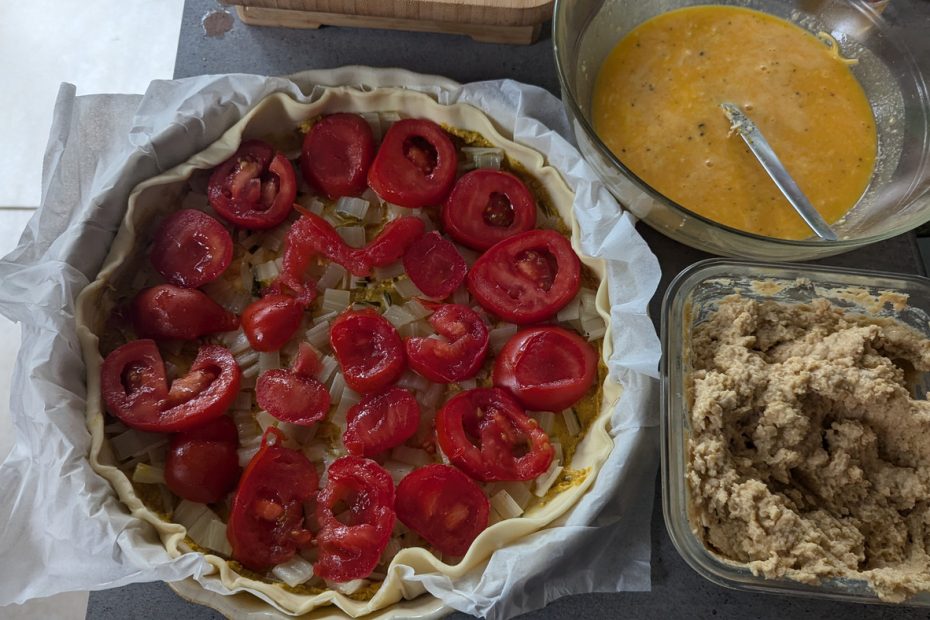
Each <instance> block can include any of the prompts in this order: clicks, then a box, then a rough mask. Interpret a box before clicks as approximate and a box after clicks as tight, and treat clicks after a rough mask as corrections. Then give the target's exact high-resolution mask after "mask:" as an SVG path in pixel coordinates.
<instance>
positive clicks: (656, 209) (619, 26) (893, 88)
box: [552, 0, 930, 261]
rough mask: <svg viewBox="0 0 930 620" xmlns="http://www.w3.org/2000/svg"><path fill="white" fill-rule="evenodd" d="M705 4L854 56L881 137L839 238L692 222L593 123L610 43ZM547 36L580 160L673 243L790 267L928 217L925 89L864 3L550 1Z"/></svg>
mask: <svg viewBox="0 0 930 620" xmlns="http://www.w3.org/2000/svg"><path fill="white" fill-rule="evenodd" d="M707 4H718V5H733V6H740V7H745V8H750V9H755V10H758V11H763V12H765V13H769V14H771V15H774V16H776V17H780V18H782V19H786V20H788V21H791V22H793V23H795V24H797V25H799V26H801V27H802V28H805V29H806V30H808V31H811V32H813V33H817V32H820V31H823V32H827V33H829V34H830V35H831V36H833V38H834V39H836V41H837V43H838V44H839V47H840V51H841V53H842V54H843V55H844V56H846V57H854V58H858V59H859V63H858V64H857V65H855V66H854V67H852V71H853V74H854V75H855V76H856V78H857V79H858V80H859V82H860V83H861V85H862V87H863V89H864V90H865V93H866V96H867V97H868V99H869V102H870V104H871V106H872V112H873V114H874V116H875V121H876V127H877V132H878V143H879V147H878V157H877V159H876V164H875V169H874V171H873V174H872V178H871V180H870V182H869V186H868V188H867V189H866V191H865V193H864V194H863V195H862V197H861V198H860V199H859V201H858V202H857V203H856V205H855V206H853V208H852V209H851V210H850V211H849V212H848V213H847V214H846V215H845V216H843V218H842V219H841V220H840V221H839V222H836V223H835V224H833V229H834V230H835V231H836V233H837V235H838V236H839V240H837V241H824V240H820V239H817V238H814V237H811V238H809V239H805V240H800V241H792V240H785V239H777V238H774V237H764V236H760V235H756V234H752V233H748V232H744V231H741V230H738V229H736V228H731V227H728V226H725V225H723V224H719V223H717V222H714V221H713V220H710V219H708V218H706V217H703V216H701V215H698V214H697V213H695V212H693V211H690V210H688V209H686V208H685V207H683V206H681V205H680V204H677V203H676V202H674V201H672V200H670V199H669V198H667V197H665V196H664V195H662V194H661V193H660V192H658V191H656V190H655V189H654V188H652V187H650V186H649V185H648V184H647V183H645V182H644V181H643V180H642V179H640V178H639V177H637V176H636V175H635V174H634V173H633V172H632V171H630V170H629V169H628V168H627V167H626V166H624V165H623V163H622V162H621V161H620V160H619V159H618V158H617V157H616V156H615V155H614V154H613V153H611V151H610V150H609V149H608V148H607V146H605V144H604V143H603V142H602V141H601V140H600V139H599V138H598V136H597V134H596V133H595V131H594V128H593V126H592V124H591V122H590V120H589V113H590V110H591V98H592V97H591V95H592V90H593V88H594V83H595V80H596V79H597V74H598V71H599V69H600V67H601V64H602V62H603V60H604V58H605V57H606V56H607V55H608V54H609V53H610V51H611V50H612V49H613V47H614V46H615V45H616V43H617V42H618V41H619V40H620V39H622V38H623V37H624V36H625V35H626V34H627V33H629V32H630V31H631V30H632V29H634V28H635V27H636V26H638V25H639V24H641V23H642V22H644V21H646V20H647V19H649V18H651V17H654V16H656V15H659V14H661V13H664V12H666V11H670V10H674V9H678V8H682V7H686V6H694V5H707ZM892 8H896V7H892ZM889 10H890V9H889ZM914 10H916V9H914ZM907 34H910V35H911V36H912V38H913V36H915V35H914V33H910V32H909V33H907ZM552 36H553V41H554V46H555V58H556V66H557V69H558V74H559V80H560V83H561V88H562V98H563V100H564V102H565V107H566V111H567V113H568V116H569V120H570V122H571V125H572V130H573V131H574V134H575V139H576V140H577V142H578V147H579V149H580V150H581V153H582V154H583V155H584V156H585V158H586V159H587V160H588V162H590V163H591V164H592V165H593V166H594V168H595V170H597V172H598V174H599V175H600V176H601V178H602V180H603V181H604V183H605V184H606V185H607V187H608V188H609V189H610V191H611V192H612V193H613V194H614V195H615V196H616V197H617V198H618V200H619V201H620V202H621V204H623V205H624V206H625V207H626V208H627V209H629V210H630V211H631V212H633V214H635V215H636V216H637V217H639V218H640V219H642V220H644V221H645V222H646V223H647V224H649V225H650V226H652V227H653V228H655V229H656V230H658V231H659V232H661V233H663V234H665V235H667V236H669V237H671V238H673V239H676V240H677V241H680V242H682V243H685V244H687V245H690V246H692V247H695V248H698V249H701V250H705V251H708V252H712V253H715V254H722V255H726V256H740V257H746V258H757V259H763V260H765V259H768V260H787V261H795V260H802V259H811V258H818V257H823V256H830V255H833V254H839V253H842V252H846V251H849V250H852V249H854V248H857V247H860V246H863V245H866V244H869V243H874V242H875V241H880V240H882V239H887V238H889V237H892V236H894V235H897V234H900V233H903V232H906V231H908V230H911V229H912V228H914V227H916V226H919V225H920V224H922V223H924V222H926V221H928V220H930V99H928V94H927V86H926V84H925V81H924V78H923V75H922V73H921V70H920V67H919V66H918V64H917V62H915V60H914V57H913V55H912V54H911V53H910V52H909V51H908V50H907V49H906V48H905V47H904V45H902V43H901V39H902V38H907V37H902V36H901V32H900V31H899V30H896V29H893V28H892V27H891V26H890V25H889V24H888V23H887V22H886V20H884V19H883V18H882V17H881V16H879V15H878V14H877V13H876V12H875V11H874V10H872V9H871V8H870V7H869V6H868V4H867V3H865V2H862V1H860V0H722V1H719V2H707V1H706V0H705V1H701V0H556V3H555V14H554V18H553V35H552ZM916 36H920V35H919V34H917V35H916ZM836 139H837V140H842V139H843V137H842V136H837V137H836Z"/></svg>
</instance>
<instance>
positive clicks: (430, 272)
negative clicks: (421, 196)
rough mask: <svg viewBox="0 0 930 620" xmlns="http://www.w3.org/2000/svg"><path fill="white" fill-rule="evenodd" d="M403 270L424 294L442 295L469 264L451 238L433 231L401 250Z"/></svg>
mask: <svg viewBox="0 0 930 620" xmlns="http://www.w3.org/2000/svg"><path fill="white" fill-rule="evenodd" d="M404 270H405V271H406V272H407V275H408V276H409V277H410V279H411V280H412V281H413V283H414V284H416V285H417V288H418V289H420V290H421V291H423V293H424V294H425V295H427V296H428V297H434V298H436V299H444V298H446V297H448V296H449V295H451V294H452V292H453V291H455V289H457V288H458V287H459V285H461V284H462V282H463V281H464V280H465V273H466V272H468V264H467V263H466V262H465V259H464V258H462V255H461V254H459V251H458V250H456V249H455V246H454V245H452V243H451V242H450V241H448V240H446V239H444V238H443V237H442V235H440V234H439V233H438V232H435V231H433V232H431V233H427V234H425V235H423V236H422V237H420V238H419V239H417V240H416V241H415V242H414V243H413V245H411V246H410V248H409V249H408V250H407V252H406V254H404Z"/></svg>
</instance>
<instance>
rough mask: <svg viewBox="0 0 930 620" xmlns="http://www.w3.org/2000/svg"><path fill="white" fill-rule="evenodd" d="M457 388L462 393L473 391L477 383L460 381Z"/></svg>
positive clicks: (471, 380)
mask: <svg viewBox="0 0 930 620" xmlns="http://www.w3.org/2000/svg"><path fill="white" fill-rule="evenodd" d="M458 386H459V388H460V389H461V390H462V391H463V392H464V391H465V390H473V389H475V388H476V387H478V382H477V381H475V380H474V379H462V380H461V381H459V382H458Z"/></svg>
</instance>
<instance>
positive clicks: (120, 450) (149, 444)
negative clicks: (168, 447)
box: [110, 429, 168, 461]
mask: <svg viewBox="0 0 930 620" xmlns="http://www.w3.org/2000/svg"><path fill="white" fill-rule="evenodd" d="M166 443H168V436H167V435H165V434H163V433H146V432H143V431H137V430H135V429H129V430H128V431H126V432H125V433H122V434H120V435H116V436H115V437H113V438H111V439H110V447H111V448H112V449H113V454H114V455H116V459H117V460H118V461H125V460H127V459H131V458H135V457H137V456H139V455H141V454H145V453H146V452H148V451H149V450H152V449H154V448H158V447H161V446H163V445H165V444H166Z"/></svg>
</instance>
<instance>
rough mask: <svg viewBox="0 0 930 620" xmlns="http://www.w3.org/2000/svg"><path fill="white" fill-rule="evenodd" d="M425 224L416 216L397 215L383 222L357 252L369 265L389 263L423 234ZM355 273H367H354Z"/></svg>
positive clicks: (380, 265)
mask: <svg viewBox="0 0 930 620" xmlns="http://www.w3.org/2000/svg"><path fill="white" fill-rule="evenodd" d="M424 227H425V224H424V223H423V220H421V219H420V218H418V217H399V218H397V219H396V220H391V221H390V222H388V223H387V224H385V226H384V229H382V230H381V232H380V233H378V236H377V237H375V238H374V239H372V240H371V243H369V244H368V245H367V246H365V247H364V248H362V249H361V250H358V251H357V253H358V254H360V255H361V257H362V258H363V259H364V260H365V262H366V263H367V264H368V266H369V268H371V267H382V266H384V265H390V264H391V263H393V262H394V261H396V260H398V259H399V258H400V257H401V256H403V255H404V254H405V253H406V252H407V250H408V249H409V248H410V246H411V245H412V244H413V243H414V242H415V241H416V240H417V239H419V238H420V237H421V236H422V235H423V229H424ZM355 275H367V272H366V273H365V274H355Z"/></svg>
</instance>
